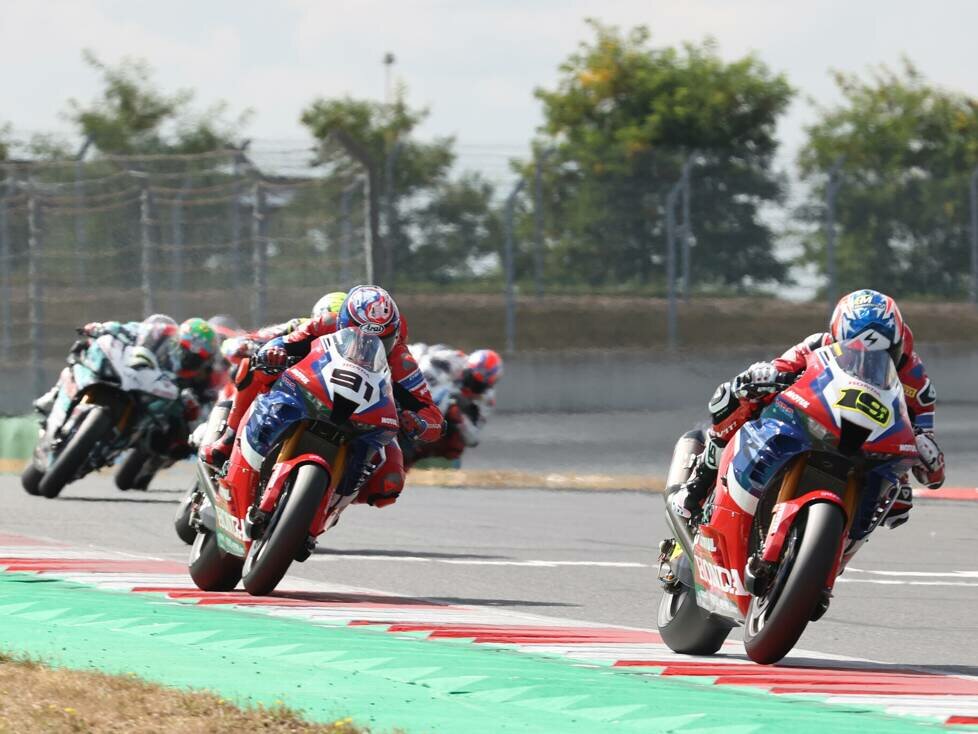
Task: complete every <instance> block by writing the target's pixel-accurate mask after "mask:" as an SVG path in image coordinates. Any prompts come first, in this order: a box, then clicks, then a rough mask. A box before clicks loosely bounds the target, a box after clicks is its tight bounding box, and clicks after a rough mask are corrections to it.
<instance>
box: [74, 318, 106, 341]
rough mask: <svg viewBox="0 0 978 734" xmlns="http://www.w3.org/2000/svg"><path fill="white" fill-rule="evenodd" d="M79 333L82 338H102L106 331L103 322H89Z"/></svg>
mask: <svg viewBox="0 0 978 734" xmlns="http://www.w3.org/2000/svg"><path fill="white" fill-rule="evenodd" d="M77 331H78V333H79V334H81V335H82V336H90V337H98V336H102V332H103V331H104V329H103V327H102V324H101V322H99V321H89V322H88V323H87V324H85V325H84V326H82V327H81V328H79V329H77Z"/></svg>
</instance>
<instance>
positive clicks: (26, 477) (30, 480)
mask: <svg viewBox="0 0 978 734" xmlns="http://www.w3.org/2000/svg"><path fill="white" fill-rule="evenodd" d="M43 478H44V472H42V471H41V470H40V469H38V468H37V466H36V465H35V464H34V460H33V459H32V460H31V463H30V464H28V465H27V466H25V467H24V471H22V472H21V473H20V485H21V486H22V487H23V488H24V491H25V492H27V494H31V495H34V496H35V497H36V496H37V495H39V494H40V493H41V490H40V486H39V485H40V484H41V480H42V479H43Z"/></svg>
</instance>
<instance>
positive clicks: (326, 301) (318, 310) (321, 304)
mask: <svg viewBox="0 0 978 734" xmlns="http://www.w3.org/2000/svg"><path fill="white" fill-rule="evenodd" d="M345 300H346V291H333V292H332V293H327V294H326V295H325V296H323V297H322V298H320V299H319V300H318V301H316V305H315V306H313V307H312V317H313V318H314V319H315V318H318V317H319V316H322V315H323V314H325V313H339V312H340V306H342V305H343V301H345Z"/></svg>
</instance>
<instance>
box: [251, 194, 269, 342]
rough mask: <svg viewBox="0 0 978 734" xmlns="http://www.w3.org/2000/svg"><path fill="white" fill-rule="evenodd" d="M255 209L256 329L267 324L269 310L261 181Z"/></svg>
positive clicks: (253, 228)
mask: <svg viewBox="0 0 978 734" xmlns="http://www.w3.org/2000/svg"><path fill="white" fill-rule="evenodd" d="M253 193H254V209H253V210H252V216H251V244H252V260H251V263H252V268H253V270H254V289H255V291H254V298H253V301H252V309H251V317H252V320H253V321H254V325H255V327H256V328H257V327H260V326H262V325H264V323H265V316H266V314H265V312H266V309H267V297H268V292H267V291H268V277H267V273H266V271H265V267H266V263H267V261H268V241H267V237H266V236H265V235H266V226H267V221H266V219H265V189H264V187H263V186H262V182H261V179H258V180H257V181H255V186H254V189H253Z"/></svg>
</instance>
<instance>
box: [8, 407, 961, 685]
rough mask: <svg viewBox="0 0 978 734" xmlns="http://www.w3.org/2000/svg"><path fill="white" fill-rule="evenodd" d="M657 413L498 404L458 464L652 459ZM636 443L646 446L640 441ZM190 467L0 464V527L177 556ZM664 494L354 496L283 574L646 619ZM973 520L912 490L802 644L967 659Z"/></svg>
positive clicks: (873, 655) (620, 463)
mask: <svg viewBox="0 0 978 734" xmlns="http://www.w3.org/2000/svg"><path fill="white" fill-rule="evenodd" d="M945 412H946V413H950V414H951V415H950V420H947V419H945V420H946V422H947V424H948V425H950V426H954V425H961V426H962V429H961V430H960V431H959V432H955V431H953V430H945V432H944V433H943V434H942V435H943V436H944V438H945V445H946V446H948V447H949V448H948V456H949V463H950V464H951V466H952V470H951V476H952V478H954V477H955V473H957V476H971V477H974V476H976V474H970V475H968V474H967V473H966V472H964V471H962V470H960V469H956V468H955V463H957V459H958V458H959V457H960V458H961V459H962V460H963V461H968V460H970V461H973V460H974V457H973V456H971V457H968V456H966V454H965V453H964V452H963V451H961V450H960V448H959V446H964V445H965V444H964V442H965V441H966V440H967V436H966V435H965V432H964V430H963V426H964V422H965V418H966V414H965V413H964V411H955V410H951V411H945ZM657 417H658V418H659V419H660V421H656V420H647V419H648V418H649V416H641V415H639V416H636V415H631V414H609V415H598V416H594V415H581V416H574V415H570V416H523V417H519V418H518V417H516V416H498V417H497V419H496V421H495V423H494V426H493V430H492V432H491V433H490V434H489V435H488V436H487V437H486V440H485V443H484V445H483V446H482V447H480V448H479V450H478V451H477V452H473V454H472V455H471V457H470V460H469V461H467V463H466V465H467V466H472V467H478V466H484V467H494V468H503V467H505V468H511V467H515V468H526V469H533V470H542V471H547V470H551V469H560V468H563V469H568V468H580V469H582V470H583V469H587V470H588V471H592V472H593V471H607V472H615V471H620V472H629V473H633V472H636V471H639V470H648V471H656V470H658V471H660V472H661V470H662V466H663V464H664V460H663V459H662V458H661V455H662V454H663V451H667V450H668V448H667V447H668V445H669V444H670V443H671V437H670V432H671V431H673V430H682V428H683V427H684V426H685V425H687V424H688V422H689V421H690V420H692V417H691V416H676V415H674V416H669V417H668V419H666V417H664V416H657ZM955 421H956V422H957V423H955ZM584 426H590V427H591V428H592V429H593V430H590V431H588V430H580V427H584ZM545 430H546V431H549V433H545ZM545 435H549V436H551V438H546V439H545V438H541V436H545ZM555 435H556V438H553V437H552V436H555ZM618 436H621V438H618ZM530 439H533V440H532V441H531V440H530ZM643 445H645V446H651V447H652V449H646V450H645V451H644V452H643V451H642V450H641V446H643ZM189 476H190V475H189V472H188V471H187V470H186V468H183V469H182V470H181V469H177V470H174V471H171V472H170V473H169V474H167V475H164V476H161V477H160V478H159V479H158V480H157V482H156V483H155V485H154V488H153V489H151V490H150V491H149V492H147V493H136V492H130V493H122V492H119V491H118V490H116V489H115V488H114V487H113V486H112V485H111V480H110V478H109V477H108V476H105V475H102V476H96V477H91V478H88V479H86V480H83V481H82V482H79V483H77V484H76V485H72V486H71V487H69V488H68V489H67V490H66V491H65V492H64V494H63V497H62V498H60V499H58V500H54V501H49V500H43V499H39V498H34V497H30V496H28V495H26V494H25V493H24V492H23V491H22V490H21V489H20V487H19V483H18V481H17V479H16V477H3V478H0V492H2V493H3V497H4V507H5V512H4V518H5V519H4V521H3V522H2V523H0V530H2V531H5V532H11V533H20V534H24V535H28V536H35V537H46V538H54V539H60V540H63V541H65V542H68V543H70V544H72V545H76V546H83V547H85V546H89V547H101V548H107V549H113V550H120V551H130V552H138V553H149V554H152V555H154V556H158V557H161V558H167V559H172V560H178V561H182V560H184V559H185V558H186V555H187V551H186V547H185V546H183V545H182V544H181V543H180V542H179V540H177V538H176V537H175V535H173V533H172V531H171V527H170V518H171V515H172V512H173V510H174V507H175V505H176V502H177V500H178V498H179V496H180V494H181V492H182V487H183V486H184V485H185V484H186V482H187V481H188V479H189ZM958 481H959V482H962V481H964V480H961V479H959V480H958ZM968 486H974V482H973V481H972V482H971V483H970V484H968ZM661 501H662V500H661V497H659V496H656V495H646V494H638V493H630V492H583V491H576V492H561V491H542V490H499V489H445V488H422V487H416V488H410V489H409V490H408V491H407V492H405V494H404V495H403V497H402V498H401V500H400V501H399V502H398V503H397V504H396V505H394V506H392V507H390V508H386V509H384V510H375V509H373V508H368V507H362V506H355V507H353V508H351V510H350V511H348V512H347V513H346V514H345V515H344V516H343V518H342V520H341V522H340V524H339V526H337V527H336V528H335V529H333V530H331V531H330V532H329V533H328V534H327V535H326V536H324V537H323V538H322V539H321V543H320V546H321V547H320V549H319V550H318V551H317V553H316V554H315V555H314V556H313V558H311V559H310V560H309V561H307V562H306V563H305V564H303V565H301V566H300V565H297V566H296V567H295V568H294V571H293V574H294V576H295V577H299V578H307V579H313V580H321V581H328V582H332V583H338V584H344V585H349V586H357V587H366V588H374V589H382V590H384V591H389V592H394V593H398V594H404V595H409V596H416V597H423V598H432V599H439V600H443V601H445V602H448V603H456V604H468V605H477V606H490V607H495V608H502V609H511V610H515V611H521V612H533V613H538V614H545V615H548V616H551V617H563V618H567V619H575V620H586V621H592V622H603V623H609V624H617V625H629V626H635V627H654V619H655V616H654V610H655V604H656V602H657V600H658V595H659V592H658V589H657V586H656V582H655V570H656V569H655V546H656V543H657V542H658V540H659V539H660V538H661V537H663V535H664V529H663V521H662V517H661ZM976 521H978V503H964V502H953V501H930V502H928V501H924V500H920V501H918V502H917V506H916V507H915V508H914V511H913V516H912V519H911V522H910V523H908V524H907V525H905V526H904V527H902V528H899V529H897V530H894V531H890V530H886V529H881V530H879V531H878V532H877V533H876V534H875V535H874V537H873V538H872V539H871V541H870V543H869V544H867V546H866V547H865V548H864V549H863V550H862V551H861V553H860V555H859V556H858V557H857V559H856V561H855V562H854V564H853V566H854V567H853V568H851V569H850V570H849V571H848V572H847V573H846V575H845V576H844V577H843V578H842V579H841V580H840V583H839V585H838V587H837V590H836V598H835V600H834V601H833V604H832V608H831V609H830V611H829V613H828V614H827V616H826V617H825V618H824V619H823V620H822V621H820V622H819V623H818V624H814V625H811V626H810V627H809V629H808V631H807V632H806V633H805V636H804V637H803V638H802V640H801V642H800V643H799V644H800V645H801V646H803V647H805V648H808V649H812V650H818V651H820V652H824V653H833V654H839V655H846V656H850V657H858V658H867V659H873V660H878V661H883V662H888V663H895V664H904V665H907V664H912V665H915V666H922V667H923V668H928V669H929V668H933V669H941V670H957V671H958V672H963V673H968V674H971V675H975V674H978V614H976V613H975V610H976V609H978V561H976V559H975V554H974V552H973V548H974V540H975V536H976V532H975V529H974V528H975V525H976Z"/></svg>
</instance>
